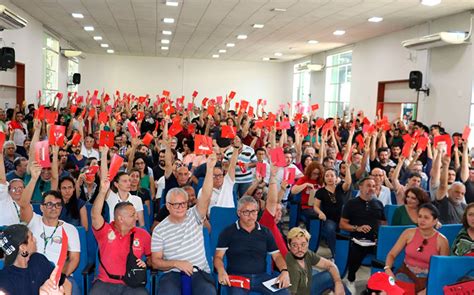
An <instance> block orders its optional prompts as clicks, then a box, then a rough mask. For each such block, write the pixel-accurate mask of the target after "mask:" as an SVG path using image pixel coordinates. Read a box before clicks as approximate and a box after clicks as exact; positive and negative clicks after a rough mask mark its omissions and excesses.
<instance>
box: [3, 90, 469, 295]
mask: <svg viewBox="0 0 474 295" xmlns="http://www.w3.org/2000/svg"><path fill="white" fill-rule="evenodd" d="M234 95H235V93H234V92H231V94H229V95H228V96H225V97H224V98H223V97H220V96H219V97H217V98H216V99H208V98H204V99H202V100H201V99H197V92H195V93H194V94H193V96H192V98H191V99H190V100H189V103H187V105H185V103H184V99H185V98H184V97H178V98H176V99H172V98H171V96H170V94H169V92H167V91H164V92H163V95H158V96H157V97H156V99H155V98H151V97H149V96H148V95H147V96H140V97H135V96H133V95H131V94H126V93H123V94H122V95H121V94H120V93H119V92H118V91H117V92H116V93H115V94H114V95H110V96H109V95H108V94H105V93H102V94H99V93H98V91H95V92H94V93H89V92H88V93H87V96H86V97H85V98H84V97H83V96H78V95H77V93H69V94H68V95H67V97H64V99H63V98H62V95H57V96H56V97H55V98H54V100H53V101H52V102H51V103H50V104H49V105H47V106H45V105H41V104H39V103H37V104H30V105H28V107H27V108H25V107H21V106H20V105H17V106H16V107H15V109H8V110H6V111H5V110H0V143H1V145H2V149H1V150H0V207H1V208H2V214H0V226H1V227H2V230H1V231H0V246H1V249H2V250H3V251H2V252H3V259H4V267H3V269H2V270H0V290H1V291H2V292H4V293H5V294H38V293H40V294H64V293H65V294H80V291H79V286H78V285H77V282H76V281H75V280H74V277H73V272H74V271H75V270H76V269H77V267H78V265H79V261H80V251H81V244H80V239H79V234H78V230H77V227H79V226H81V227H83V228H84V229H85V230H86V231H89V232H90V231H92V233H93V236H94V237H95V239H96V241H97V244H98V262H99V264H100V265H99V266H98V267H99V270H98V275H97V278H96V279H95V282H94V284H93V286H92V288H91V289H90V291H89V294H114V295H116V294H147V293H148V292H147V290H146V288H145V286H144V280H143V277H146V269H147V268H148V269H154V270H158V271H160V272H161V273H162V275H160V276H159V277H158V278H159V281H158V283H157V286H158V294H182V293H181V292H182V290H184V288H187V289H188V290H189V291H193V292H194V293H195V294H197V293H198V292H200V293H202V294H217V293H218V292H219V290H220V289H223V288H225V289H226V290H227V293H228V294H248V292H250V291H256V292H260V293H262V294H298V295H300V294H323V293H324V292H326V291H328V290H332V291H333V292H334V294H336V295H341V294H351V293H352V294H354V291H355V287H354V282H355V280H356V273H357V271H358V270H359V268H360V266H361V263H362V261H363V259H364V258H365V257H366V256H367V255H368V254H371V253H374V252H375V249H376V245H377V234H378V228H379V226H380V225H383V224H387V216H385V211H384V207H385V206H388V205H399V207H398V208H397V209H396V210H395V213H394V215H393V218H392V220H391V222H390V224H391V225H412V226H414V227H412V228H409V229H407V230H406V231H404V232H403V234H402V235H401V236H400V238H399V240H398V241H397V243H396V244H395V245H394V247H393V249H392V250H391V251H390V253H389V254H388V256H387V260H386V262H385V264H386V265H385V268H384V270H385V272H386V274H387V275H388V276H390V277H393V278H394V279H396V280H397V281H403V282H408V283H412V284H413V288H414V290H416V293H417V294H424V293H425V292H426V278H427V274H428V270H429V260H430V257H431V256H432V255H458V256H464V255H470V256H474V205H473V204H474V166H473V165H471V155H470V152H469V145H468V137H469V136H468V135H469V134H468V133H469V129H468V128H466V129H465V130H464V131H463V133H454V134H452V135H450V134H447V133H446V132H445V130H444V129H443V127H442V126H440V125H431V126H427V125H425V124H423V123H422V122H417V121H415V120H410V121H403V120H400V119H397V120H394V121H391V122H390V121H389V120H388V119H387V117H384V116H382V115H381V114H380V112H379V114H378V115H377V116H376V117H375V118H368V117H366V116H365V115H364V113H363V112H362V111H359V112H357V113H356V112H354V110H352V111H351V112H344V113H343V114H342V115H341V116H339V117H333V118H320V117H317V116H316V111H317V109H318V106H317V105H313V106H310V107H305V106H303V105H301V104H300V103H298V104H296V105H291V104H288V106H287V105H280V108H279V109H278V111H275V110H273V112H267V111H266V110H265V108H266V102H265V101H264V100H258V103H257V105H256V106H255V105H251V104H249V102H248V101H245V100H240V101H238V100H237V99H236V98H235V97H234ZM39 101H41V100H39ZM38 105H39V106H38ZM231 105H232V106H231ZM289 114H292V115H291V116H290V115H289ZM295 196H300V197H301V198H300V204H299V206H300V208H299V210H300V212H301V215H302V216H303V217H305V220H306V221H307V220H310V219H319V220H320V221H321V224H322V227H321V238H322V240H324V241H325V243H326V244H327V246H328V248H329V250H330V255H329V256H328V257H321V256H320V255H318V254H316V252H317V250H318V249H309V241H310V238H311V236H310V233H309V232H308V231H307V230H306V229H305V226H307V225H308V223H307V224H304V222H302V223H301V224H300V226H299V227H294V228H290V229H288V228H286V225H287V223H286V221H285V220H287V219H286V218H285V217H286V216H287V215H288V213H287V210H286V208H287V207H288V205H289V201H291V200H292V199H293V198H295ZM35 206H36V207H35ZM213 207H225V208H235V210H236V214H237V216H238V219H237V221H236V222H235V223H233V224H229V225H228V226H227V227H226V228H225V229H224V230H223V231H222V232H220V233H219V235H218V241H217V246H216V249H211V250H212V251H214V250H215V253H212V255H213V256H214V259H213V262H211V263H210V261H208V259H207V257H206V249H205V237H204V234H205V233H206V231H203V229H207V232H212V231H213V228H212V226H211V224H210V222H209V221H210V220H209V219H210V212H211V208H213ZM35 208H39V210H34V209H35ZM88 210H89V211H90V216H88ZM147 221H151V222H147ZM147 224H148V225H147ZM445 224H462V229H461V231H460V232H459V234H458V236H457V237H456V239H455V240H454V242H453V243H452V244H451V245H450V243H449V242H448V240H447V239H446V237H444V236H443V235H442V234H441V233H440V232H439V231H438V229H439V228H440V227H442V226H443V225H445ZM337 233H343V234H344V233H345V234H347V235H350V237H351V238H353V240H352V242H351V244H350V248H349V256H348V265H349V267H348V274H347V278H345V279H344V278H341V275H340V274H339V272H338V268H337V267H336V265H335V264H334V258H335V257H336V256H337V252H336V234H337ZM402 250H405V253H406V256H405V259H404V263H403V265H402V267H401V268H400V269H397V270H395V269H393V263H394V260H395V258H396V256H397V255H398V254H399V253H400V252H401V251H402ZM268 255H270V256H271V259H272V266H271V268H272V271H271V272H269V271H268V270H267V269H268V267H267V266H268V265H267V256H268ZM314 267H316V268H317V269H318V271H316V270H315V269H314ZM460 275H462V274H460ZM272 279H273V280H274V284H273V287H272V288H274V290H272V291H271V290H270V289H269V288H267V287H265V286H264V285H263V283H264V282H266V281H269V280H272ZM343 279H344V283H343ZM236 282H237V283H236ZM369 285H370V284H369ZM216 286H218V287H216ZM369 287H370V286H369ZM374 291H384V289H379V290H374ZM183 292H184V291H183ZM183 294H184V293H183Z"/></svg>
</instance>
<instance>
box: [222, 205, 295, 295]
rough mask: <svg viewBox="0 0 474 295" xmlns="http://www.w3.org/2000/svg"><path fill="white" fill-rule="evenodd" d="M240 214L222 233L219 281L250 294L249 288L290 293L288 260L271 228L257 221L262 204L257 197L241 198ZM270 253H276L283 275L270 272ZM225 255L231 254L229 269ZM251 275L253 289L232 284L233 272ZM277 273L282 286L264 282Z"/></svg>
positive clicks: (266, 291) (246, 276) (277, 262)
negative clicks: (273, 288)
mask: <svg viewBox="0 0 474 295" xmlns="http://www.w3.org/2000/svg"><path fill="white" fill-rule="evenodd" d="M237 215H238V216H239V220H237V221H236V222H235V224H232V225H230V226H228V227H227V228H226V229H224V230H223V231H222V232H221V234H220V235H219V240H218V242H217V248H216V253H215V256H214V267H215V268H216V269H217V272H218V276H219V283H220V284H221V285H224V286H229V288H228V294H231V295H234V294H248V291H255V292H260V293H262V294H279V295H280V294H290V293H289V291H288V289H286V288H288V286H289V284H290V276H289V274H288V270H287V268H286V262H285V259H284V258H283V256H282V255H281V253H280V251H279V250H278V247H277V245H276V243H275V240H274V238H273V236H272V234H271V232H270V230H269V229H268V228H266V227H264V226H261V225H260V224H259V223H258V222H257V216H258V204H257V201H255V199H254V198H253V197H250V196H245V197H242V198H241V199H240V200H239V203H238V208H237ZM267 254H270V255H272V258H273V261H274V262H275V264H276V266H277V269H279V270H280V271H281V273H280V274H279V275H277V274H273V275H270V274H268V273H266V268H267ZM224 255H226V257H227V269H226V268H224ZM228 274H230V275H237V276H242V277H245V278H248V279H250V290H245V289H242V288H237V287H230V286H231V281H230V279H229V275H228ZM274 277H277V280H276V282H275V283H276V284H277V285H278V288H279V289H280V288H281V290H279V291H277V292H272V291H270V290H269V289H267V288H266V287H265V286H263V284H262V283H263V282H265V281H268V280H270V279H272V278H274Z"/></svg>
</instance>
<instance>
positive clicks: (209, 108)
mask: <svg viewBox="0 0 474 295" xmlns="http://www.w3.org/2000/svg"><path fill="white" fill-rule="evenodd" d="M215 112H216V107H215V106H213V105H210V106H209V107H208V108H207V113H208V114H209V115H211V116H214V114H215Z"/></svg>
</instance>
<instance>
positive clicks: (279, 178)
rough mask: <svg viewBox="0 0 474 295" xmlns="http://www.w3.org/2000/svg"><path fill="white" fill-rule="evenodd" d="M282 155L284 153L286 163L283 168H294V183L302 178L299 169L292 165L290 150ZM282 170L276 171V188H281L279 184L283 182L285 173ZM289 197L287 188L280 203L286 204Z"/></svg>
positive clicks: (288, 188)
mask: <svg viewBox="0 0 474 295" xmlns="http://www.w3.org/2000/svg"><path fill="white" fill-rule="evenodd" d="M284 153H285V163H286V167H284V168H295V181H296V180H297V179H298V178H301V177H303V176H304V174H303V173H302V172H301V171H300V169H298V167H296V165H295V164H293V154H292V153H291V151H290V150H285V152H284ZM284 168H280V169H278V171H277V173H276V176H275V179H276V182H277V184H278V186H281V183H282V181H283V177H284V172H285V169H284ZM289 195H290V186H288V187H287V189H286V192H285V194H284V195H283V198H282V202H286V201H287V200H288V196H289Z"/></svg>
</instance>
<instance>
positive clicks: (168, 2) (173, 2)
mask: <svg viewBox="0 0 474 295" xmlns="http://www.w3.org/2000/svg"><path fill="white" fill-rule="evenodd" d="M166 5H168V6H174V7H176V6H178V5H179V3H178V2H176V1H166Z"/></svg>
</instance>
